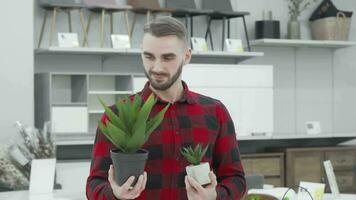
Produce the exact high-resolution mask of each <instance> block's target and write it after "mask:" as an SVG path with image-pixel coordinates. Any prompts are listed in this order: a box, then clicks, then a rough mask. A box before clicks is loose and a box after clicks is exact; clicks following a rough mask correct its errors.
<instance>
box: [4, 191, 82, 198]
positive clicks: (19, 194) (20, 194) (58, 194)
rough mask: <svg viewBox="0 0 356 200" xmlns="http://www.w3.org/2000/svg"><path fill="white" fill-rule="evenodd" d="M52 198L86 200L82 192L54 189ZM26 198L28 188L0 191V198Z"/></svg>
mask: <svg viewBox="0 0 356 200" xmlns="http://www.w3.org/2000/svg"><path fill="white" fill-rule="evenodd" d="M53 196H54V198H53V200H57V199H58V200H86V196H85V193H84V192H82V193H81V192H79V193H73V192H68V191H65V190H55V191H54V192H53ZM10 199H11V200H28V199H29V195H28V190H22V191H12V192H0V200H10Z"/></svg>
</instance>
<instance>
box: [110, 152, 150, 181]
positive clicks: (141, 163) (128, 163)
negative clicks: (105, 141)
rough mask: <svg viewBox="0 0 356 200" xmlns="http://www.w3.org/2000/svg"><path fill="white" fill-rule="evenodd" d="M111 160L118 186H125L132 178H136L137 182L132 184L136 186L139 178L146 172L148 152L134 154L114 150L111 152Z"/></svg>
mask: <svg viewBox="0 0 356 200" xmlns="http://www.w3.org/2000/svg"><path fill="white" fill-rule="evenodd" d="M110 153H111V159H112V163H113V166H114V170H115V180H116V183H117V184H118V185H120V186H121V185H123V184H124V183H125V182H126V181H127V179H128V178H130V176H134V177H135V180H134V182H133V183H132V186H134V185H135V184H136V182H137V180H138V177H139V176H140V175H141V174H143V172H144V170H145V165H146V161H147V158H148V151H147V150H145V149H140V150H138V151H137V152H136V153H134V154H127V153H123V152H122V151H120V150H117V149H114V150H111V151H110Z"/></svg>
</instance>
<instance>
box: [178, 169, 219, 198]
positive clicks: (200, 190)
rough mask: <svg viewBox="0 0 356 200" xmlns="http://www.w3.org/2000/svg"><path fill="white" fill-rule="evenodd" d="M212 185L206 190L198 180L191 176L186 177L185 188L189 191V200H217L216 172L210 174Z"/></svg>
mask: <svg viewBox="0 0 356 200" xmlns="http://www.w3.org/2000/svg"><path fill="white" fill-rule="evenodd" d="M209 177H210V180H211V183H210V184H209V185H207V186H206V187H205V188H204V187H202V186H201V185H200V184H199V183H198V182H197V181H196V180H194V179H193V178H192V177H190V176H185V180H184V182H185V188H186V189H187V196H188V199H189V200H210V199H211V200H215V199H216V197H217V193H216V189H215V188H216V186H217V184H218V183H217V181H216V176H215V174H214V172H212V171H211V172H209Z"/></svg>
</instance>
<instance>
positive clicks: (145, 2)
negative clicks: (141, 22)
mask: <svg viewBox="0 0 356 200" xmlns="http://www.w3.org/2000/svg"><path fill="white" fill-rule="evenodd" d="M127 4H128V5H130V6H132V10H131V11H132V12H133V13H134V16H133V20H132V24H131V29H130V34H129V36H130V38H131V37H132V34H133V31H134V29H135V25H136V19H137V15H138V14H145V15H146V21H147V23H149V22H150V21H151V15H152V14H157V13H168V15H171V13H172V12H173V10H172V9H168V8H161V6H160V4H159V1H158V0H128V1H127ZM153 17H155V15H154V16H153Z"/></svg>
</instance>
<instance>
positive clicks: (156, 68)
mask: <svg viewBox="0 0 356 200" xmlns="http://www.w3.org/2000/svg"><path fill="white" fill-rule="evenodd" d="M152 71H155V72H161V71H163V65H162V62H161V61H155V62H154V63H153V67H152Z"/></svg>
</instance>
